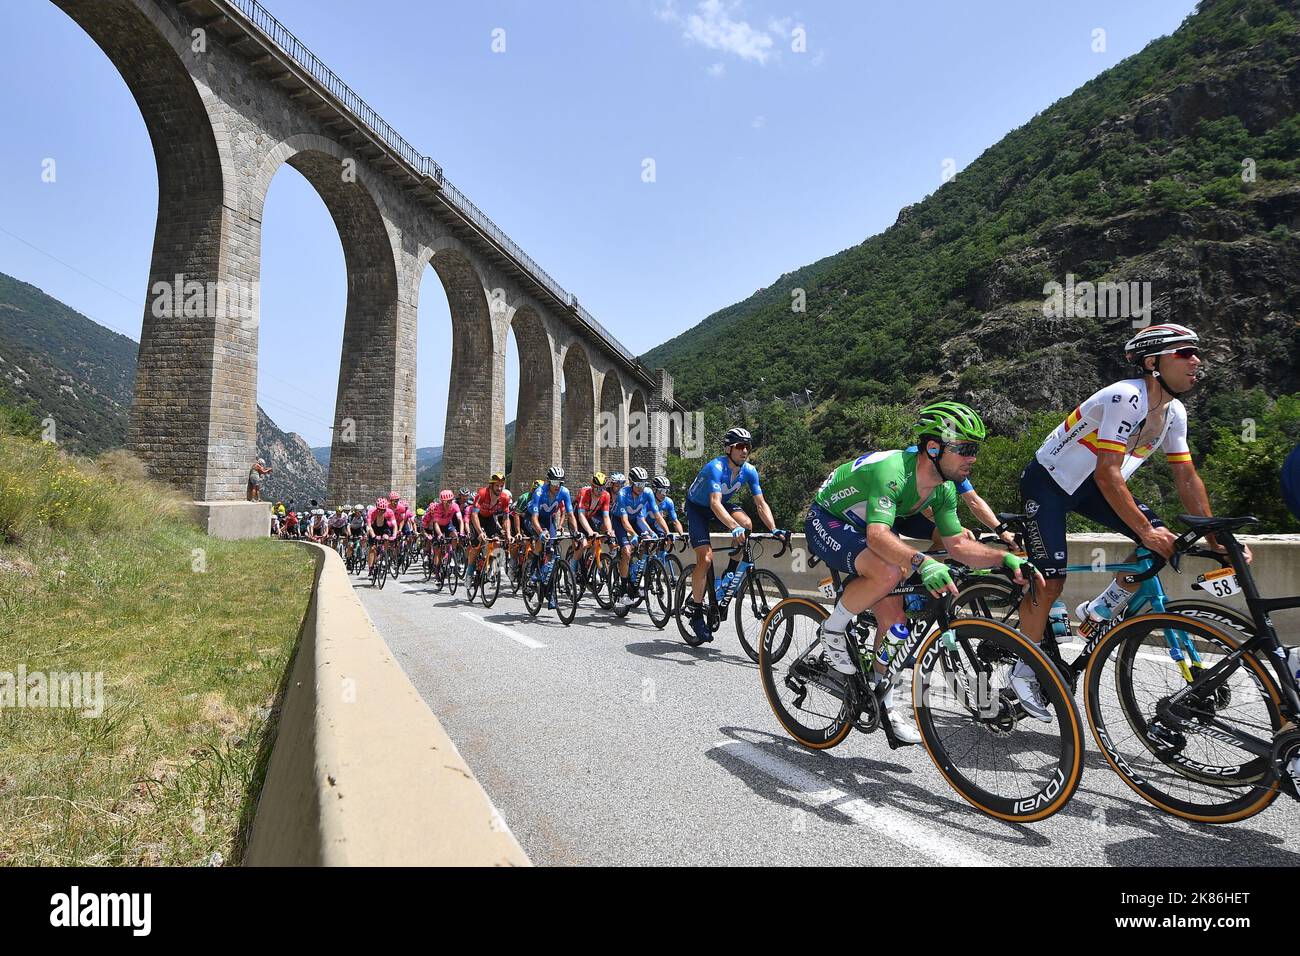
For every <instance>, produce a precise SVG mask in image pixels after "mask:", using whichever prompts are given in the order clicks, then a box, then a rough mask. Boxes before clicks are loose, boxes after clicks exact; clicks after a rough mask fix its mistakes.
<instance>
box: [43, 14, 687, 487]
mask: <svg viewBox="0 0 1300 956" xmlns="http://www.w3.org/2000/svg"><path fill="white" fill-rule="evenodd" d="M53 2H54V3H55V4H56V5H57V6H58V7H59V8H60V9H62V10H63V11H64V12H65V13H67V15H68V16H69V17H71V18H72V19H73V20H74V21H75V22H76V23H77V24H78V25H80V26H81V27H82V28H83V29H84V30H85V31H86V33H88V34H89V35H90V36H91V38H92V39H93V40H94V41H95V43H96V44H98V46H99V47H100V48H101V49H102V50H103V51H104V53H105V54H107V56H108V57H109V59H110V60H111V61H112V62H113V64H114V65H115V66H116V67H117V69H118V71H119V72H120V73H121V75H122V77H123V78H124V79H125V80H126V83H127V86H128V87H129V88H130V90H131V93H132V95H133V96H134V97H135V100H136V102H137V103H138V104H139V107H140V111H141V113H142V114H143V118H144V122H145V125H146V127H147V128H148V130H149V135H150V138H151V140H152V144H153V149H154V155H155V158H156V160H157V166H158V223H157V229H156V233H155V236H154V247H153V262H152V266H151V269H150V277H149V290H148V294H147V298H146V305H145V314H144V325H143V329H142V332H141V337H140V355H139V367H138V371H137V377H136V385H135V401H134V405H133V407H132V411H131V418H130V429H129V436H128V444H129V446H130V447H131V448H132V450H133V451H134V452H135V453H136V454H138V455H139V456H140V457H142V458H143V459H144V461H145V462H146V464H147V466H148V467H149V469H150V471H151V472H152V473H153V474H154V475H155V476H157V477H159V478H162V479H164V480H166V481H168V482H169V483H171V484H172V485H174V486H176V487H177V488H180V489H182V490H184V491H185V492H187V493H188V494H190V495H192V497H193V498H194V499H195V500H196V501H197V502H200V503H206V504H207V505H208V506H211V507H215V506H216V505H217V503H220V502H233V501H242V499H243V497H244V487H245V481H246V477H247V472H248V468H249V465H250V464H251V462H252V461H253V459H254V458H255V457H256V455H255V449H256V422H257V413H256V407H257V404H256V403H257V362H258V351H257V346H258V323H259V320H260V314H259V311H258V305H257V301H256V293H255V290H256V289H257V287H258V280H259V275H260V257H261V221H262V207H263V203H264V201H265V198H266V193H267V189H268V187H269V186H270V184H271V181H272V179H273V178H274V176H275V175H276V172H277V171H278V170H279V169H280V167H281V166H283V165H285V164H288V165H290V166H292V167H293V168H294V169H296V170H298V172H300V173H301V174H302V175H303V176H304V177H305V178H306V179H307V180H308V181H309V182H310V183H311V184H312V186H313V187H314V188H315V189H316V191H317V192H318V193H319V194H320V196H321V198H322V199H323V200H324V202H325V205H326V207H327V208H328V210H329V212H330V215H331V216H332V218H333V220H334V223H335V225H336V226H337V228H338V231H339V236H340V239H341V241H342V245H343V251H344V258H345V261H346V266H347V274H348V275H347V278H348V283H347V288H348V297H347V308H346V314H345V318H344V332H343V349H342V356H341V360H340V366H339V378H338V392H337V400H336V406H335V413H334V414H335V418H334V437H333V447H332V454H331V460H330V475H329V496H330V499H331V501H335V502H339V501H344V500H347V501H351V500H353V499H362V500H364V499H366V498H374V497H375V496H376V495H378V494H382V493H384V492H386V491H387V490H388V489H389V488H390V487H395V488H397V489H400V490H401V491H402V492H403V493H404V494H405V495H407V496H408V497H413V496H414V492H415V376H416V368H415V355H416V316H417V307H418V298H419V291H420V282H421V279H422V277H423V275H424V270H425V269H426V268H429V267H432V268H433V270H434V271H435V272H436V273H437V276H438V278H439V279H440V280H441V282H442V286H443V288H444V289H445V290H446V294H447V299H448V302H449V304H450V309H451V323H452V329H451V341H452V360H451V382H450V388H449V393H448V402H447V420H446V432H445V435H446V437H445V441H444V459H443V476H444V480H443V484H444V485H460V484H471V485H475V486H477V485H478V484H481V483H482V482H483V481H484V480H485V478H486V476H487V475H488V473H489V472H491V471H495V470H500V469H502V468H504V465H505V423H506V420H507V417H508V416H507V413H506V409H505V376H506V368H505V359H506V343H507V337H508V336H509V335H510V334H511V333H512V332H513V334H514V335H515V338H516V346H517V350H518V354H519V364H520V387H519V406H518V412H517V416H516V421H517V426H516V435H517V439H516V447H515V451H514V458H513V467H512V473H511V476H510V479H511V485H512V487H513V488H515V489H516V490H517V489H518V488H519V487H520V486H522V485H524V484H526V483H527V482H528V481H529V480H530V479H531V478H532V477H534V476H536V475H540V474H542V473H543V472H544V471H545V469H546V468H547V466H549V465H550V464H551V463H553V462H556V461H559V462H562V463H563V465H564V467H565V468H566V469H567V470H568V471H569V473H570V475H571V476H572V479H574V480H570V485H571V486H576V484H577V481H576V479H580V478H583V477H585V476H586V475H588V474H590V472H591V471H592V470H594V469H595V468H597V467H600V468H603V469H605V470H607V471H610V470H615V469H620V470H626V469H627V468H629V467H631V466H633V465H638V464H639V465H642V466H644V467H646V468H648V469H652V470H659V469H662V467H663V462H664V457H665V453H666V448H667V447H668V445H669V443H670V442H673V443H675V439H676V437H677V436H675V435H673V436H670V435H669V434H667V431H668V429H666V428H664V427H661V426H662V425H663V418H662V417H661V416H656V415H653V414H651V415H649V420H650V423H651V427H650V429H649V434H648V435H644V436H643V437H644V438H645V439H646V440H641V441H638V440H637V436H636V434H635V432H636V431H637V429H634V430H633V434H632V436H631V438H632V441H631V443H630V444H629V440H628V439H629V434H628V427H627V426H628V422H629V419H630V416H631V413H636V412H650V413H653V412H656V411H661V410H662V411H680V409H679V408H678V406H677V405H676V403H675V402H674V401H673V385H672V379H671V377H669V376H668V375H667V374H666V373H665V372H664V371H663V370H657V371H655V372H651V371H650V370H648V369H646V368H645V367H644V366H642V365H641V364H640V363H639V362H638V361H637V360H636V358H635V356H633V355H632V354H631V353H630V352H629V351H628V350H627V349H626V348H624V347H623V346H622V345H621V344H620V343H619V342H618V341H617V340H615V339H614V338H613V336H611V335H610V334H609V333H608V332H607V331H606V330H605V329H604V328H603V327H602V326H601V325H600V324H599V323H598V322H597V321H596V320H595V319H594V318H593V317H592V316H591V315H590V314H589V313H588V312H587V311H586V310H585V309H584V308H582V307H581V306H580V305H579V304H578V302H577V300H576V298H575V297H574V296H572V295H570V294H569V293H567V292H565V291H564V290H563V289H562V288H561V287H560V286H559V284H558V283H556V282H555V280H553V279H552V278H551V277H550V276H549V275H547V274H546V272H545V271H543V270H542V269H541V268H540V267H539V266H538V265H537V264H536V263H535V262H534V261H533V260H532V259H531V258H530V257H529V256H528V255H527V254H525V253H524V251H523V250H522V249H520V248H519V247H518V246H517V245H516V244H515V243H514V242H512V241H511V240H510V238H509V237H508V236H506V234H505V233H504V232H502V231H501V229H499V228H498V227H497V226H496V225H495V224H494V223H493V222H492V221H491V220H490V219H488V218H487V216H485V215H484V214H483V213H482V212H481V211H480V210H479V209H478V208H477V207H476V206H475V205H474V204H473V203H472V202H470V201H469V199H468V198H466V197H465V196H464V194H462V193H461V192H460V191H459V190H458V189H456V187H455V186H454V185H452V183H451V182H450V181H449V180H448V179H447V178H446V177H445V176H444V175H443V173H442V169H441V167H439V166H438V164H437V163H435V162H433V161H432V160H431V159H430V158H429V157H427V156H424V155H422V154H420V153H418V152H417V151H416V150H415V149H414V148H413V147H412V146H411V145H410V144H409V143H408V142H407V141H406V140H405V139H403V138H402V137H401V136H400V135H398V134H397V132H396V131H394V130H393V129H392V127H390V126H389V125H388V124H387V123H386V122H385V121H384V120H383V119H382V118H381V117H380V116H379V115H378V114H377V113H376V112H375V111H374V110H373V109H371V108H370V107H369V106H368V105H367V104H366V103H365V102H364V101H362V100H361V99H360V97H358V96H357V95H356V94H355V93H354V92H353V91H352V90H351V88H350V87H348V86H347V85H346V84H345V83H343V81H342V80H340V79H339V78H338V77H337V76H336V75H335V74H334V73H333V72H332V71H331V70H330V69H329V68H328V67H326V66H325V65H324V64H323V63H321V62H320V61H319V60H318V59H317V58H316V57H315V55H314V54H312V53H311V51H309V50H307V49H306V48H305V47H304V46H303V45H302V44H301V43H300V42H299V41H298V40H297V39H296V38H295V37H294V36H293V35H292V34H291V33H289V31H288V30H287V29H285V28H284V27H283V26H282V25H281V24H280V23H279V22H278V21H277V20H275V19H274V18H273V17H272V16H271V15H270V14H269V13H268V12H267V11H266V10H265V9H264V8H263V7H262V6H261V5H260V4H259V3H258V2H257V0H180V2H177V0H53ZM173 293H180V294H179V295H178V294H173ZM602 412H608V413H613V414H614V415H615V416H616V420H617V421H618V423H619V425H618V430H617V434H616V435H615V442H614V443H612V444H611V443H610V442H602V441H601V440H600V438H601V436H600V435H599V434H598V428H597V422H598V416H599V415H600V413H602ZM605 420H606V421H609V420H610V419H608V418H606V419H605ZM630 420H632V421H633V422H635V421H636V418H635V417H632V418H631V419H630ZM641 431H644V429H642V430H641Z"/></svg>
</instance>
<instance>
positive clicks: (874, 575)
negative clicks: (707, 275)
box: [804, 402, 1049, 743]
mask: <svg viewBox="0 0 1300 956" xmlns="http://www.w3.org/2000/svg"><path fill="white" fill-rule="evenodd" d="M915 433H916V436H917V442H916V445H917V448H918V449H921V450H918V451H916V452H908V451H900V450H895V451H878V452H868V453H867V454H865V455H861V456H859V457H858V458H856V459H854V460H853V461H848V462H845V463H844V464H842V465H840V466H839V467H838V468H836V469H835V470H834V471H833V472H831V473H830V475H829V476H827V478H826V480H825V481H824V482H822V486H821V487H820V488H819V489H818V490H817V494H816V495H815V496H814V498H813V502H812V505H811V506H810V507H809V509H808V516H807V518H806V519H805V521H804V531H805V532H806V534H807V536H808V547H809V549H810V550H811V551H812V552H813V554H815V555H817V557H819V558H821V559H822V560H823V561H825V562H826V565H827V567H829V568H834V569H835V570H837V571H840V572H841V573H849V574H856V575H857V577H855V578H853V579H852V580H850V581H849V583H848V584H847V585H846V586H845V588H844V593H843V594H842V595H841V597H840V600H839V602H838V603H837V604H836V605H835V609H834V610H833V611H832V612H831V614H830V617H828V618H827V619H826V621H825V622H824V623H823V625H822V633H821V639H822V643H823V644H824V645H825V647H826V659H827V661H828V662H829V663H830V665H831V666H832V667H834V668H835V670H837V671H839V672H840V673H842V674H852V673H853V672H854V669H855V668H854V664H853V659H852V657H850V655H849V648H848V642H847V640H846V637H845V630H846V629H847V628H848V626H849V624H850V622H852V621H853V620H854V618H856V617H857V616H858V615H859V614H861V613H862V612H863V611H865V610H867V609H868V608H870V609H871V610H872V612H873V613H874V614H875V617H876V649H877V651H879V648H880V642H881V639H882V638H883V636H884V635H885V634H886V633H887V632H888V631H889V629H890V627H892V626H893V625H895V624H904V625H905V624H906V623H907V622H906V618H905V616H904V612H903V599H902V598H901V597H889V596H888V595H889V592H890V591H892V590H893V589H894V588H895V587H897V586H898V584H899V583H900V582H901V581H903V580H905V579H906V578H908V577H910V576H911V574H912V573H913V572H917V573H919V574H920V576H921V581H922V582H923V583H924V584H925V587H926V589H927V590H929V592H930V593H931V594H932V595H934V596H935V597H938V596H940V595H941V594H943V593H945V592H947V593H949V594H952V595H956V593H957V587H956V585H955V584H954V583H953V580H952V574H951V572H950V571H949V570H948V566H947V565H946V564H944V563H943V562H942V561H936V560H935V559H934V558H932V557H930V556H928V555H926V554H923V553H922V552H920V551H917V550H915V549H913V548H911V547H909V546H908V545H906V544H904V543H903V542H902V540H901V539H900V538H899V537H898V533H897V531H896V530H895V529H896V527H897V525H898V521H899V519H900V518H904V519H905V518H907V517H909V516H913V515H917V514H920V513H921V512H922V511H924V510H925V509H926V508H930V509H932V511H933V514H934V521H935V525H936V526H937V527H938V530H939V534H940V536H941V537H942V540H943V545H944V547H945V548H946V549H947V551H948V553H949V554H951V555H952V556H953V557H954V558H956V559H957V560H958V561H960V562H962V563H963V564H966V565H969V566H971V567H975V568H991V567H995V566H996V565H998V564H1003V565H1005V566H1006V567H1007V568H1009V569H1011V570H1012V571H1014V572H1015V580H1016V582H1017V583H1018V584H1024V583H1025V579H1024V576H1023V575H1024V572H1025V571H1028V572H1029V573H1032V574H1035V575H1037V572H1036V571H1034V568H1033V566H1032V565H1029V564H1028V562H1027V561H1025V560H1024V559H1023V558H1019V557H1016V556H1015V555H1014V554H1009V553H1008V552H1006V551H1001V550H997V549H994V548H989V547H986V546H985V545H982V544H979V543H978V542H976V541H973V540H972V539H970V538H968V537H966V535H965V534H964V533H963V529H962V526H961V522H960V521H959V520H958V518H957V489H956V488H955V487H954V483H955V482H958V481H962V480H964V479H966V478H968V477H970V472H971V467H972V466H973V465H974V463H975V459H976V456H977V455H978V454H979V446H980V443H981V442H982V441H983V440H984V438H985V430H984V423H983V422H982V421H980V418H979V416H978V415H976V414H975V412H973V411H972V410H971V409H970V408H968V407H966V406H965V405H961V404H959V403H957V402H936V403H934V404H933V405H927V406H926V407H925V408H923V409H921V412H920V415H919V416H918V418H917V423H916V426H915ZM1037 583H1039V584H1041V583H1042V577H1041V576H1038V577H1037ZM885 669H886V666H885V664H884V663H883V662H882V661H880V660H879V658H877V660H876V665H875V671H876V674H875V675H873V676H874V677H875V679H877V680H880V679H884V678H883V676H882V675H883V674H884V672H885ZM892 697H893V691H892V690H890V691H889V692H887V693H886V694H885V697H884V699H883V700H882V704H883V705H884V707H885V710H886V711H887V713H888V714H889V722H890V725H891V726H892V727H893V729H894V733H895V734H896V735H897V736H898V738H899V739H900V740H903V741H905V742H907V743H919V742H920V740H921V735H920V733H919V732H918V731H917V730H916V728H915V727H913V726H912V723H911V721H910V720H908V719H907V717H906V715H905V714H904V712H902V711H901V710H900V711H895V710H894V708H893V700H892ZM1030 713H1034V712H1033V711H1030ZM1034 716H1036V717H1038V718H1039V719H1040V720H1047V719H1049V714H1048V711H1047V710H1046V709H1043V708H1040V712H1039V713H1034Z"/></svg>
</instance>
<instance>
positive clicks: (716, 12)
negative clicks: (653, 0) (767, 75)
mask: <svg viewBox="0 0 1300 956" xmlns="http://www.w3.org/2000/svg"><path fill="white" fill-rule="evenodd" d="M739 8H740V3H739V2H738V0H732V2H728V0H699V2H698V3H697V4H696V8H695V12H694V13H690V14H687V15H686V16H683V15H682V14H681V13H679V12H678V11H677V9H676V7H674V6H673V5H672V3H671V0H670V2H668V3H666V4H665V5H664V6H661V7H659V8H657V9H656V10H655V16H656V17H658V18H659V19H660V20H663V21H664V22H665V23H675V24H677V25H679V26H681V27H682V35H683V37H685V39H687V40H689V41H690V42H692V43H698V44H699V45H700V46H702V47H705V48H706V49H709V50H720V51H722V52H723V53H731V54H734V55H735V56H738V57H740V58H741V59H742V60H750V61H753V62H755V63H758V64H760V65H761V64H765V63H767V61H768V60H769V59H770V58H771V57H772V55H773V49H772V48H773V46H774V44H775V41H774V40H773V38H772V37H771V36H770V35H769V34H768V33H766V32H764V31H763V30H760V29H757V28H755V27H753V26H751V25H750V24H749V22H748V21H746V20H743V19H737V17H736V16H735V14H737V13H738V11H739ZM777 22H778V21H772V25H773V26H775V25H776V23H777ZM712 75H717V74H712Z"/></svg>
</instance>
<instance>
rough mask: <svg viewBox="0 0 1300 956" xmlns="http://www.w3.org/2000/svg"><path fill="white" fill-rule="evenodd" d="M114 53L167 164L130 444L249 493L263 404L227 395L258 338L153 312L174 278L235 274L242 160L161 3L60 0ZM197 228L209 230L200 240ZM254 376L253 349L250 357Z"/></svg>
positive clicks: (208, 482) (212, 486) (201, 482)
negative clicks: (233, 153) (236, 182)
mask: <svg viewBox="0 0 1300 956" xmlns="http://www.w3.org/2000/svg"><path fill="white" fill-rule="evenodd" d="M54 2H55V5H56V6H58V7H59V9H61V10H62V11H63V12H64V13H66V14H67V15H68V17H69V18H71V19H72V21H73V22H75V23H76V24H77V25H78V26H79V27H81V29H82V30H84V31H85V32H86V33H87V35H89V36H90V38H91V39H92V40H93V41H94V42H95V44H96V45H97V46H98V47H99V48H100V49H101V50H102V51H103V52H104V54H105V55H106V56H107V57H108V58H109V60H110V61H111V62H112V63H113V65H114V66H115V67H116V68H117V71H118V73H120V74H121V76H122V79H123V80H124V81H125V82H126V85H127V88H128V89H129V90H130V91H131V95H132V96H133V97H134V98H135V101H136V104H137V106H139V108H140V114H141V116H142V118H143V119H144V124H145V128H146V129H147V130H148V131H149V139H150V142H151V144H152V146H153V151H154V159H155V162H156V164H157V172H158V220H157V225H156V226H155V230H154V245H153V257H152V262H151V264H150V269H149V284H148V287H147V288H148V290H149V295H147V296H146V306H145V310H144V321H143V324H142V326H141V333H140V352H139V361H138V363H137V368H136V379H135V399H134V402H133V404H132V407H131V416H130V424H129V427H128V431H127V444H128V446H129V447H130V448H131V449H132V451H134V452H135V453H136V454H137V455H139V456H140V458H141V459H142V460H143V461H144V462H145V464H146V466H147V467H148V469H149V471H150V473H151V474H152V475H153V476H154V477H157V478H159V479H161V480H164V481H166V482H168V483H169V484H171V485H173V486H175V487H177V488H179V489H181V490H182V491H184V492H186V493H188V494H190V495H191V496H192V497H194V498H195V499H199V500H211V499H220V498H236V497H242V492H243V482H244V476H245V474H246V473H247V469H248V465H249V463H250V461H251V459H252V457H253V452H254V449H255V448H256V424H257V420H256V408H255V406H254V407H250V408H243V407H242V406H241V405H240V404H239V403H238V402H231V401H229V400H228V399H227V398H226V395H227V391H228V387H229V385H230V383H231V382H235V383H237V384H240V383H243V382H244V381H245V380H246V379H247V378H248V375H249V355H248V349H247V340H248V338H249V336H248V335H247V334H246V332H245V330H244V329H243V328H242V327H241V325H242V323H240V322H238V321H230V320H229V319H228V318H225V317H222V316H217V315H202V316H182V315H176V314H174V313H173V312H172V311H171V310H166V309H160V308H152V307H151V306H152V305H154V304H155V302H156V299H155V296H156V294H157V293H156V291H155V290H157V289H158V288H159V287H160V284H161V285H162V286H170V285H172V283H173V282H174V278H175V276H176V275H178V274H179V275H183V276H184V277H185V278H186V280H187V281H188V280H193V281H198V282H202V283H205V284H206V283H210V282H225V281H227V280H228V279H229V275H228V272H229V260H228V258H227V256H226V255H225V250H226V248H227V243H229V242H232V241H235V240H234V239H233V238H232V222H231V215H230V208H232V207H233V204H230V205H228V204H227V203H226V202H225V200H226V199H227V192H228V191H229V190H231V189H233V188H234V187H233V184H231V183H228V182H227V181H226V177H225V176H224V174H223V169H225V168H233V164H231V163H230V162H229V159H230V149H229V144H228V142H227V141H226V133H225V129H224V127H222V126H221V125H220V124H216V123H214V121H213V115H212V107H211V105H210V103H209V99H210V93H209V92H208V91H207V90H206V89H204V88H201V87H200V85H199V84H198V82H197V81H196V80H195V78H194V76H193V75H192V74H191V71H190V70H189V69H188V68H187V67H186V65H185V62H184V60H183V59H182V56H183V54H184V55H190V54H188V52H187V51H188V40H187V39H186V38H185V37H183V36H182V35H181V33H180V31H179V30H178V29H177V28H176V26H175V25H174V24H173V23H172V22H171V21H170V20H168V19H167V18H166V16H164V15H163V13H162V12H161V11H160V10H156V9H152V8H149V9H143V8H142V7H140V6H137V5H136V4H134V3H130V2H127V0H54ZM195 236H199V237H201V238H200V239H198V240H197V241H196V240H195V239H194V237H195ZM252 362H253V369H254V377H255V367H256V366H255V357H254V358H253V359H252Z"/></svg>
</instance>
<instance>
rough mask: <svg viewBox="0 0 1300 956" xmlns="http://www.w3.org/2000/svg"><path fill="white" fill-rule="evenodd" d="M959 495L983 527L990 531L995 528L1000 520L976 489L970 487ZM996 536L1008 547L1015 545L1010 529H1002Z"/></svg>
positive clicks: (1014, 537) (1014, 538)
mask: <svg viewBox="0 0 1300 956" xmlns="http://www.w3.org/2000/svg"><path fill="white" fill-rule="evenodd" d="M961 497H962V500H963V501H965V502H966V507H967V508H969V509H970V513H971V514H973V515H974V516H975V517H976V518H978V519H979V522H980V524H982V525H984V527H986V528H988V529H989V530H990V531H996V530H997V527H998V525H999V524H1001V522H1000V521H998V516H997V515H996V514H994V513H993V509H992V508H990V507H989V505H988V502H987V501H985V500H984V499H983V498H981V497H980V493H979V492H978V491H976V490H975V489H974V488H972V489H971V490H970V491H968V492H966V493H965V494H964V495H962V496H961ZM998 537H999V538H1001V539H1002V541H1003V543H1004V544H1006V545H1007V546H1008V547H1011V548H1014V547H1015V546H1016V536H1015V535H1013V534H1012V533H1011V532H1010V531H1003V532H1002V533H1001V534H1000V535H998Z"/></svg>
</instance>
